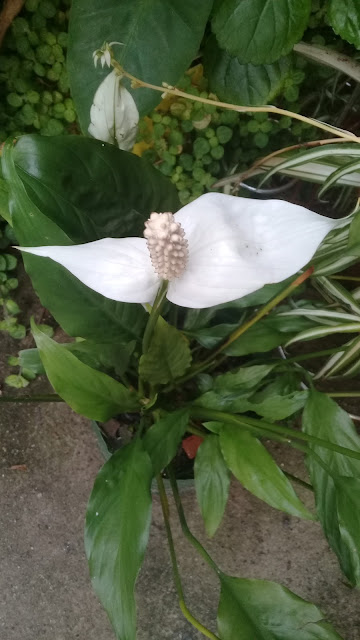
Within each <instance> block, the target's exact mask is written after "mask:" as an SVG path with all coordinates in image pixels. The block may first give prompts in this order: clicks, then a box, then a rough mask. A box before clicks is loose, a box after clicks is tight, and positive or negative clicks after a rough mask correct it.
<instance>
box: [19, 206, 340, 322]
mask: <svg viewBox="0 0 360 640" xmlns="http://www.w3.org/2000/svg"><path fill="white" fill-rule="evenodd" d="M335 225H336V221H335V220H331V219H329V218H325V217H323V216H320V215H318V214H317V213H313V212H312V211H309V210H308V209H305V208H304V207H300V206H298V205H295V204H290V203H288V202H284V201H282V200H250V199H248V198H237V197H234V196H228V195H224V194H221V193H209V194H206V195H203V196H201V197H200V198H197V199H196V200H194V201H193V202H191V203H190V204H188V205H186V206H185V207H183V208H182V209H180V210H179V211H178V212H177V213H175V214H174V215H172V214H169V213H163V214H152V215H151V217H150V219H149V220H148V222H147V223H146V225H145V227H146V228H145V232H144V235H145V237H146V239H145V238H104V239H103V240H96V241H95V242H89V243H87V244H81V245H73V246H60V247H59V246H55V247H54V246H49V247H22V248H21V249H22V251H26V252H29V253H33V254H35V255H38V256H44V257H48V258H51V259H52V260H55V262H58V263H59V264H61V265H62V266H64V267H65V268H66V269H68V270H69V271H70V272H71V273H72V274H73V275H74V276H76V277H77V278H78V279H79V280H81V282H83V283H84V284H85V285H87V286H88V287H90V288H91V289H93V290H94V291H97V292H98V293H101V294H102V295H103V296H106V297H107V298H111V299H112V300H118V301H121V302H140V303H146V302H150V303H152V302H153V300H154V298H155V296H156V293H157V291H158V289H159V287H160V285H161V283H162V281H163V277H164V274H165V276H167V278H166V279H168V280H169V286H168V292H167V297H168V299H169V300H170V301H171V302H174V303H175V304H177V305H180V306H182V307H189V308H195V309H198V308H205V307H212V306H214V305H218V304H222V303H225V302H230V301H231V300H236V299H237V298H241V297H243V296H245V295H247V294H248V293H251V292H253V291H256V290H257V289H260V288H261V287H262V286H264V285H265V284H270V283H274V282H281V281H282V280H285V279H286V278H288V277H289V276H291V275H292V274H294V273H296V272H297V271H298V270H299V269H301V268H302V267H303V266H304V265H306V264H307V263H308V262H309V260H310V259H311V257H312V256H313V254H314V252H315V251H316V249H317V247H318V246H319V244H320V243H321V241H322V240H323V238H324V237H325V236H326V234H327V233H328V232H329V231H331V229H333V228H334V226H335Z"/></svg>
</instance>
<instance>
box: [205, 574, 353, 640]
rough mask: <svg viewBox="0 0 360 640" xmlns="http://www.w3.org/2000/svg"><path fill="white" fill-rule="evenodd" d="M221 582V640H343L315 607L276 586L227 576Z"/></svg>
mask: <svg viewBox="0 0 360 640" xmlns="http://www.w3.org/2000/svg"><path fill="white" fill-rule="evenodd" d="M220 580H221V594H220V603H219V610H218V618H217V622H218V629H219V634H220V636H221V638H222V640H240V638H249V639H250V638H254V640H255V638H256V640H314V639H315V638H316V639H317V640H341V637H340V636H339V635H338V634H337V633H336V631H335V630H334V629H333V628H332V626H331V625H330V624H328V623H326V622H324V616H323V615H322V613H321V611H319V609H318V608H317V607H315V605H313V604H311V603H310V602H306V600H302V598H299V596H297V595H295V594H294V593H292V592H291V591H289V589H286V587H283V586H282V585H280V584H277V583H276V582H270V581H268V580H247V579H245V578H232V577H230V576H226V575H222V576H221V577H220Z"/></svg>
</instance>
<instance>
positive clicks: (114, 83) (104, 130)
mask: <svg viewBox="0 0 360 640" xmlns="http://www.w3.org/2000/svg"><path fill="white" fill-rule="evenodd" d="M138 122H139V112H138V110H137V106H136V104H135V101H134V98H133V97H132V95H131V93H130V92H129V91H128V90H127V89H126V88H125V87H123V86H122V84H121V77H120V76H119V74H118V73H117V72H116V71H115V70H114V71H112V72H111V73H109V74H108V75H107V76H106V78H105V80H103V82H102V83H101V85H100V86H99V88H98V89H97V91H96V93H95V96H94V101H93V104H92V106H91V109H90V125H89V129H88V131H89V133H90V134H91V135H92V136H93V137H94V138H96V139H97V140H103V141H104V142H108V143H109V144H117V145H118V147H119V149H124V150H125V151H128V150H129V149H132V147H133V146H134V143H135V140H136V133H137V126H138Z"/></svg>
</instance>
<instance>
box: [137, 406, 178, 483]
mask: <svg viewBox="0 0 360 640" xmlns="http://www.w3.org/2000/svg"><path fill="white" fill-rule="evenodd" d="M188 422H189V411H188V410H187V409H179V410H178V411H174V412H173V413H169V414H168V415H167V416H165V417H164V418H161V419H160V420H158V422H156V423H155V424H153V425H152V427H150V429H149V430H148V431H147V432H146V435H145V437H144V447H145V449H146V451H147V452H148V454H149V456H150V459H151V463H152V466H153V470H154V475H157V474H158V473H160V471H162V469H164V468H165V467H166V466H167V465H168V464H169V462H171V460H172V459H173V457H174V456H175V454H176V451H177V448H178V446H179V442H180V440H181V438H182V436H183V435H184V433H185V431H186V427H187V426H188Z"/></svg>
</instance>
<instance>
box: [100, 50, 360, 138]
mask: <svg viewBox="0 0 360 640" xmlns="http://www.w3.org/2000/svg"><path fill="white" fill-rule="evenodd" d="M111 63H112V66H113V67H114V69H117V71H118V72H119V73H120V74H121V75H122V76H124V77H126V78H129V80H131V82H132V86H133V88H141V87H143V88H147V89H153V90H154V91H161V93H165V94H168V95H171V96H177V97H179V98H186V99H187V100H193V101H194V102H201V103H202V104H210V105H212V106H216V107H220V108H221V109H231V110H232V111H237V112H239V113H276V114H278V115H281V116H289V117H290V118H294V119H295V120H300V121H301V122H306V124H310V125H312V126H313V127H317V128H318V129H322V130H323V131H327V132H330V133H332V134H333V135H335V136H338V137H339V138H344V139H346V140H348V141H349V142H360V138H358V137H357V136H355V135H354V134H352V133H350V132H347V131H342V130H341V129H336V128H335V127H332V126H331V125H327V124H325V123H323V122H320V121H319V120H315V119H314V118H307V117H306V116H303V115H301V114H300V113H293V112H292V111H288V110H287V109H279V108H278V107H274V106H272V105H265V106H262V107H251V106H248V105H246V106H240V105H238V104H230V103H228V102H220V101H219V100H212V99H211V98H202V97H201V96H194V95H191V94H189V93H186V92H185V91H180V89H177V88H176V87H172V86H170V85H167V84H165V83H164V84H163V86H162V87H160V86H159V85H156V84H151V83H150V82H144V81H143V80H140V79H139V78H136V77H135V76H133V75H132V74H131V73H128V72H127V71H125V70H124V69H123V67H122V66H121V65H120V64H119V63H118V62H117V61H116V60H115V58H114V57H113V56H112V57H111Z"/></svg>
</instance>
